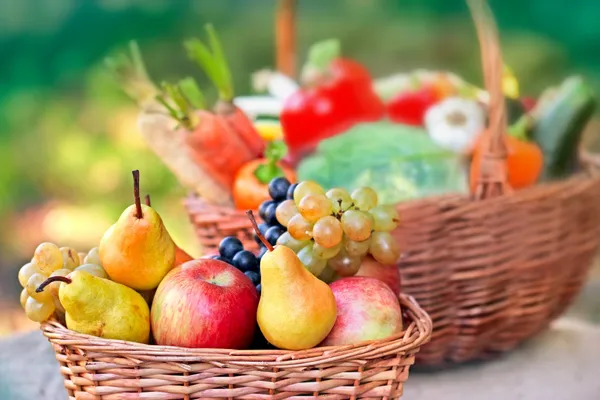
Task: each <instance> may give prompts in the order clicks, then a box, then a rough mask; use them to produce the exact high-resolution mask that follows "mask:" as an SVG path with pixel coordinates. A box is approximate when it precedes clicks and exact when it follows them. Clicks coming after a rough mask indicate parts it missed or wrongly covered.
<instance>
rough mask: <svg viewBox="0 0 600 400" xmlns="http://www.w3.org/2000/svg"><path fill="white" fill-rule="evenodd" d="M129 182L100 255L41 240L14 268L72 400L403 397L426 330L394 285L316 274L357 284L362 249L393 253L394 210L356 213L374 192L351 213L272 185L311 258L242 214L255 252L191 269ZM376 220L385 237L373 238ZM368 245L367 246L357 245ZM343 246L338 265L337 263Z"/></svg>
mask: <svg viewBox="0 0 600 400" xmlns="http://www.w3.org/2000/svg"><path fill="white" fill-rule="evenodd" d="M133 176H134V199H135V201H134V203H133V204H132V205H130V206H129V207H127V208H126V209H125V210H124V211H123V213H122V214H121V216H120V217H119V219H118V220H117V221H116V222H115V223H114V224H113V225H112V226H111V227H110V228H109V229H108V230H107V231H106V232H105V234H104V235H103V237H102V239H101V241H100V244H99V246H98V247H97V248H94V249H92V250H91V251H89V252H88V253H77V252H76V251H75V250H73V249H71V248H68V247H62V248H59V247H58V246H56V245H55V244H52V243H42V244H40V245H39V246H38V247H37V249H36V250H35V253H34V255H33V258H32V260H31V262H30V263H28V264H26V265H24V266H23V267H22V268H21V269H20V271H19V282H20V283H21V284H22V285H23V291H22V293H21V304H22V305H23V308H24V310H25V313H26V314H27V316H28V317H29V318H30V319H31V320H33V321H36V322H40V323H41V327H42V330H43V332H44V334H45V335H46V336H47V337H48V339H49V341H50V342H51V343H52V345H53V347H54V350H55V351H56V357H57V360H58V361H59V363H60V364H61V373H62V374H63V375H64V377H65V387H66V388H67V391H68V393H69V396H70V398H72V399H86V398H96V396H101V397H102V398H107V399H111V398H115V399H117V398H126V397H132V396H134V397H136V398H144V397H148V398H169V399H188V398H262V399H279V398H288V397H294V396H302V395H305V396H306V395H309V396H311V397H315V398H321V397H323V398H332V396H333V398H357V399H358V398H377V399H383V398H399V397H401V395H402V388H403V384H404V382H405V381H406V379H407V377H408V369H409V367H410V365H412V364H413V362H414V356H415V354H416V353H417V352H418V350H419V347H420V346H421V345H422V344H424V343H426V342H427V340H428V339H429V336H430V335H431V330H432V322H431V320H430V319H429V317H428V316H427V314H426V313H425V312H424V311H423V310H422V309H420V308H419V306H418V305H417V304H416V303H415V302H414V300H413V299H412V298H410V297H408V296H405V295H402V294H400V293H399V292H398V284H399V282H398V281H397V280H392V281H389V282H390V283H389V284H388V283H387V282H384V281H383V280H381V279H375V278H373V277H370V276H352V277H348V278H345V279H337V280H336V281H335V282H333V283H331V278H329V279H328V278H327V277H326V276H329V277H331V276H333V271H326V270H325V266H326V260H327V259H329V260H330V264H331V265H336V266H338V269H337V270H336V271H338V272H339V273H343V275H344V276H350V275H354V272H350V270H352V271H356V269H357V268H358V266H359V265H360V264H361V257H363V256H364V255H365V254H366V253H367V251H371V253H372V254H374V255H375V256H376V257H377V258H381V259H388V258H389V259H391V258H397V257H398V254H397V249H396V248H395V247H394V246H393V243H394V242H393V240H392V238H391V236H390V235H389V232H388V231H389V230H390V229H392V228H393V227H395V226H396V224H397V220H396V219H395V218H394V215H393V212H392V214H386V213H380V214H377V213H373V214H372V215H373V218H372V220H371V219H368V218H367V219H364V218H362V217H358V215H361V216H366V215H368V214H367V213H362V211H358V209H359V208H358V207H359V206H360V207H362V208H371V210H373V209H375V208H376V205H375V203H374V202H375V201H376V198H375V197H374V195H373V192H368V191H363V192H362V194H361V195H360V196H359V198H360V199H361V202H360V204H357V205H356V206H355V205H353V204H347V196H348V195H347V194H345V195H344V194H343V193H338V194H335V196H333V197H332V196H331V193H332V192H331V191H330V192H328V193H330V196H329V197H326V196H325V194H324V193H325V191H324V190H323V189H322V188H321V187H318V186H315V185H314V184H310V183H306V182H305V183H301V184H299V185H298V187H296V189H295V190H294V189H293V188H290V184H289V182H286V181H285V178H279V180H277V179H276V180H273V181H272V182H271V193H272V194H273V196H274V197H275V198H276V199H282V198H285V197H286V196H287V193H288V192H290V193H292V192H293V197H294V199H289V200H284V201H283V202H282V205H284V207H278V210H279V211H278V212H277V219H278V220H279V221H284V220H289V221H290V223H289V224H288V226H290V229H292V232H293V233H294V236H298V235H300V234H301V235H303V239H308V237H307V236H306V235H308V234H309V233H310V231H309V230H307V229H308V228H307V227H306V224H307V223H309V221H310V223H311V224H312V223H314V228H312V235H313V236H314V238H315V243H314V249H313V246H312V245H311V250H313V251H312V252H307V251H303V252H302V251H301V252H299V253H298V254H296V252H295V250H297V249H298V248H299V247H303V248H306V246H300V244H301V240H297V239H294V238H293V237H292V236H290V235H289V234H287V233H286V234H284V235H282V236H281V237H280V238H279V239H280V240H277V239H278V238H276V237H274V236H272V235H271V234H270V232H272V230H267V231H266V233H265V234H263V233H261V228H260V227H259V225H258V224H257V222H256V220H255V218H254V215H253V213H252V211H251V210H248V211H247V218H248V219H249V221H251V224H252V225H253V226H254V229H255V232H256V237H257V238H258V240H259V241H260V242H261V244H262V248H263V251H261V252H260V254H259V255H258V256H257V255H255V254H253V253H251V252H249V251H247V250H244V248H243V246H242V243H241V242H240V241H239V239H237V238H236V237H226V238H223V239H222V241H221V243H220V246H219V255H215V256H211V257H205V258H202V259H198V260H193V259H192V258H191V257H190V256H188V255H187V254H186V253H185V252H183V251H182V250H181V249H179V247H178V246H177V245H176V244H175V243H174V242H173V240H172V238H171V236H170V235H169V232H167V230H166V228H165V226H164V224H163V222H162V219H161V217H160V215H159V213H158V212H157V211H156V210H155V209H154V208H153V207H152V206H151V205H150V199H149V197H148V196H147V197H146V204H143V203H142V200H141V198H140V190H139V172H138V171H133ZM296 204H298V205H296ZM299 210H300V212H302V215H301V214H300V213H299ZM392 210H393V209H392ZM361 213H362V214H361ZM355 214H356V215H355ZM293 221H300V222H298V223H295V224H294V223H293ZM371 224H374V227H375V228H376V229H379V228H381V229H380V230H378V231H377V232H375V233H372V232H371V229H370V225H371ZM294 229H295V230H294ZM378 232H380V233H381V235H382V236H381V238H380V239H377V237H376V235H377V234H378ZM284 237H286V238H287V239H286V240H285V243H281V242H283V241H282V240H281V238H284ZM371 237H372V240H371V243H372V244H371V246H370V247H369V248H366V247H364V246H362V244H361V243H362V241H361V242H360V243H359V242H357V241H355V239H362V240H363V241H364V240H366V239H370V238H371ZM276 241H278V242H280V243H277V244H276ZM342 247H343V248H344V251H346V252H348V255H347V256H344V257H340V256H339V255H336V254H335V253H340V252H341V250H340V249H341V248H342ZM334 260H335V262H334ZM392 269H393V271H395V272H396V273H397V268H395V267H392ZM396 276H397V274H396Z"/></svg>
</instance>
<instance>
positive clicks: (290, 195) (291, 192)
mask: <svg viewBox="0 0 600 400" xmlns="http://www.w3.org/2000/svg"><path fill="white" fill-rule="evenodd" d="M296 186H298V184H297V183H294V184H292V185H290V187H289V188H288V190H287V193H286V198H287V199H288V200H294V190H296Z"/></svg>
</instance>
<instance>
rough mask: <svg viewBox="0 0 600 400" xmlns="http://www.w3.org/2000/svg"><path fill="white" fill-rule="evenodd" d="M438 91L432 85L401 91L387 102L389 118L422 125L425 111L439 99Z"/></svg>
mask: <svg viewBox="0 0 600 400" xmlns="http://www.w3.org/2000/svg"><path fill="white" fill-rule="evenodd" d="M440 96H441V94H440V91H439V89H438V88H436V87H433V86H423V87H421V88H419V89H416V90H410V91H406V92H401V93H399V94H397V95H396V96H394V97H393V98H392V99H391V100H390V101H389V102H388V104H387V107H386V108H387V114H388V117H389V118H390V120H392V121H394V122H398V123H401V124H406V125H414V126H423V125H424V123H425V113H426V112H427V110H428V109H429V107H431V106H432V105H434V104H436V103H437V102H438V101H439V100H440Z"/></svg>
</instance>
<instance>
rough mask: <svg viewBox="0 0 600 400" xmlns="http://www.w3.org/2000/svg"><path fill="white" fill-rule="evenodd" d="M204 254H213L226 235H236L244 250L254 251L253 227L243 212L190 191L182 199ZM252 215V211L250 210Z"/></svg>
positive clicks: (255, 244)
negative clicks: (210, 201)
mask: <svg viewBox="0 0 600 400" xmlns="http://www.w3.org/2000/svg"><path fill="white" fill-rule="evenodd" d="M183 205H184V207H185V208H186V210H187V213H188V215H189V218H190V222H191V223H192V225H193V227H194V230H195V232H196V236H197V237H198V241H199V243H200V245H201V246H202V251H203V253H204V254H210V253H214V252H216V251H217V250H218V248H219V243H220V242H221V240H222V239H223V238H224V237H226V236H236V237H237V238H238V239H240V240H241V241H242V243H243V244H244V248H245V249H246V250H250V251H253V252H257V251H258V243H257V242H256V241H255V240H254V229H252V224H251V223H250V220H249V219H248V216H247V215H246V213H245V210H244V211H241V210H237V209H235V208H232V207H228V206H219V205H215V204H211V203H209V202H207V201H206V200H204V199H202V198H201V197H199V196H198V195H197V194H195V193H192V194H190V195H189V196H188V197H187V198H186V199H184V201H183ZM254 213H255V214H256V211H254Z"/></svg>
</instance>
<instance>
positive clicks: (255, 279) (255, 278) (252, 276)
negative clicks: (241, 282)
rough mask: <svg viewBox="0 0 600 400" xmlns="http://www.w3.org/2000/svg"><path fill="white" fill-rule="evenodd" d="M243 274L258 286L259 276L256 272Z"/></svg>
mask: <svg viewBox="0 0 600 400" xmlns="http://www.w3.org/2000/svg"><path fill="white" fill-rule="evenodd" d="M244 274H245V275H246V276H247V277H248V278H250V280H251V281H252V283H253V284H254V285H258V284H259V283H260V274H259V273H258V272H256V271H246V272H244Z"/></svg>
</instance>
